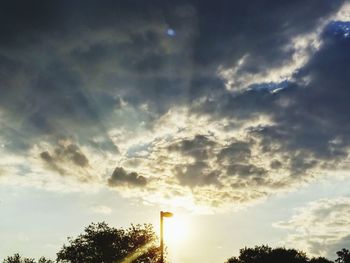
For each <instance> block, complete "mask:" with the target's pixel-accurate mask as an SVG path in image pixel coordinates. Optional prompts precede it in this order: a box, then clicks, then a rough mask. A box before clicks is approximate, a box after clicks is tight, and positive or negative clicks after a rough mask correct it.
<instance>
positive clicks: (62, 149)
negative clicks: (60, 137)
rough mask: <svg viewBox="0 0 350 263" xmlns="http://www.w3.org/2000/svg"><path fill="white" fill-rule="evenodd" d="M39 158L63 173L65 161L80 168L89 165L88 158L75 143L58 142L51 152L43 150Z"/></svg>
mask: <svg viewBox="0 0 350 263" xmlns="http://www.w3.org/2000/svg"><path fill="white" fill-rule="evenodd" d="M40 158H41V159H42V160H43V161H44V162H45V164H47V165H48V166H49V167H50V168H52V169H53V170H56V171H57V172H59V173H60V174H62V175H64V174H65V173H66V172H65V169H64V166H65V164H67V162H70V163H71V164H74V165H75V166H78V167H80V168H87V167H88V165H89V160H88V158H87V157H86V156H85V155H84V154H83V153H82V152H81V151H80V148H79V147H78V146H77V145H76V144H72V143H64V142H60V143H59V144H58V145H57V147H56V148H55V149H54V151H53V153H50V152H48V151H43V152H41V153H40Z"/></svg>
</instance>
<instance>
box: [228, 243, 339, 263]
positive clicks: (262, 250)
mask: <svg viewBox="0 0 350 263" xmlns="http://www.w3.org/2000/svg"><path fill="white" fill-rule="evenodd" d="M280 262H283V263H332V261H329V260H328V259H326V258H322V257H319V258H312V259H310V260H309V259H308V257H307V256H306V254H305V253H304V252H301V251H298V250H295V249H286V248H274V249H272V248H271V247H269V246H265V245H262V246H255V247H254V248H243V249H241V250H240V253H239V256H238V257H232V258H230V259H228V260H227V263H280Z"/></svg>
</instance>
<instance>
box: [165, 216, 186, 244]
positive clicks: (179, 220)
mask: <svg viewBox="0 0 350 263" xmlns="http://www.w3.org/2000/svg"><path fill="white" fill-rule="evenodd" d="M189 235H190V227H189V220H188V219H186V218H185V217H184V216H180V215H174V216H173V217H171V218H169V219H167V220H166V222H164V241H165V242H166V244H167V246H168V247H169V249H172V248H175V247H178V246H179V245H180V244H184V243H186V242H185V241H186V239H188V238H189Z"/></svg>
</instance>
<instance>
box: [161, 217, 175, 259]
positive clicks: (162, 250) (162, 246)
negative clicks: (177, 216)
mask: <svg viewBox="0 0 350 263" xmlns="http://www.w3.org/2000/svg"><path fill="white" fill-rule="evenodd" d="M172 216H173V213H171V212H163V211H160V262H161V263H164V241H163V218H164V217H172Z"/></svg>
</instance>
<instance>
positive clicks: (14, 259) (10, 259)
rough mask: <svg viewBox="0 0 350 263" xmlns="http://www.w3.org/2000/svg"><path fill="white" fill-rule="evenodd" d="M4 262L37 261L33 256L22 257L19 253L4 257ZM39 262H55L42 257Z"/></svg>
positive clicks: (28, 262)
mask: <svg viewBox="0 0 350 263" xmlns="http://www.w3.org/2000/svg"><path fill="white" fill-rule="evenodd" d="M3 263H36V261H35V260H34V259H33V258H22V257H21V256H20V255H19V254H18V253H16V254H14V255H13V256H11V257H7V258H6V259H4V261H3ZM38 263H53V261H52V260H49V259H46V258H44V257H41V258H40V259H39V261H38Z"/></svg>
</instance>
